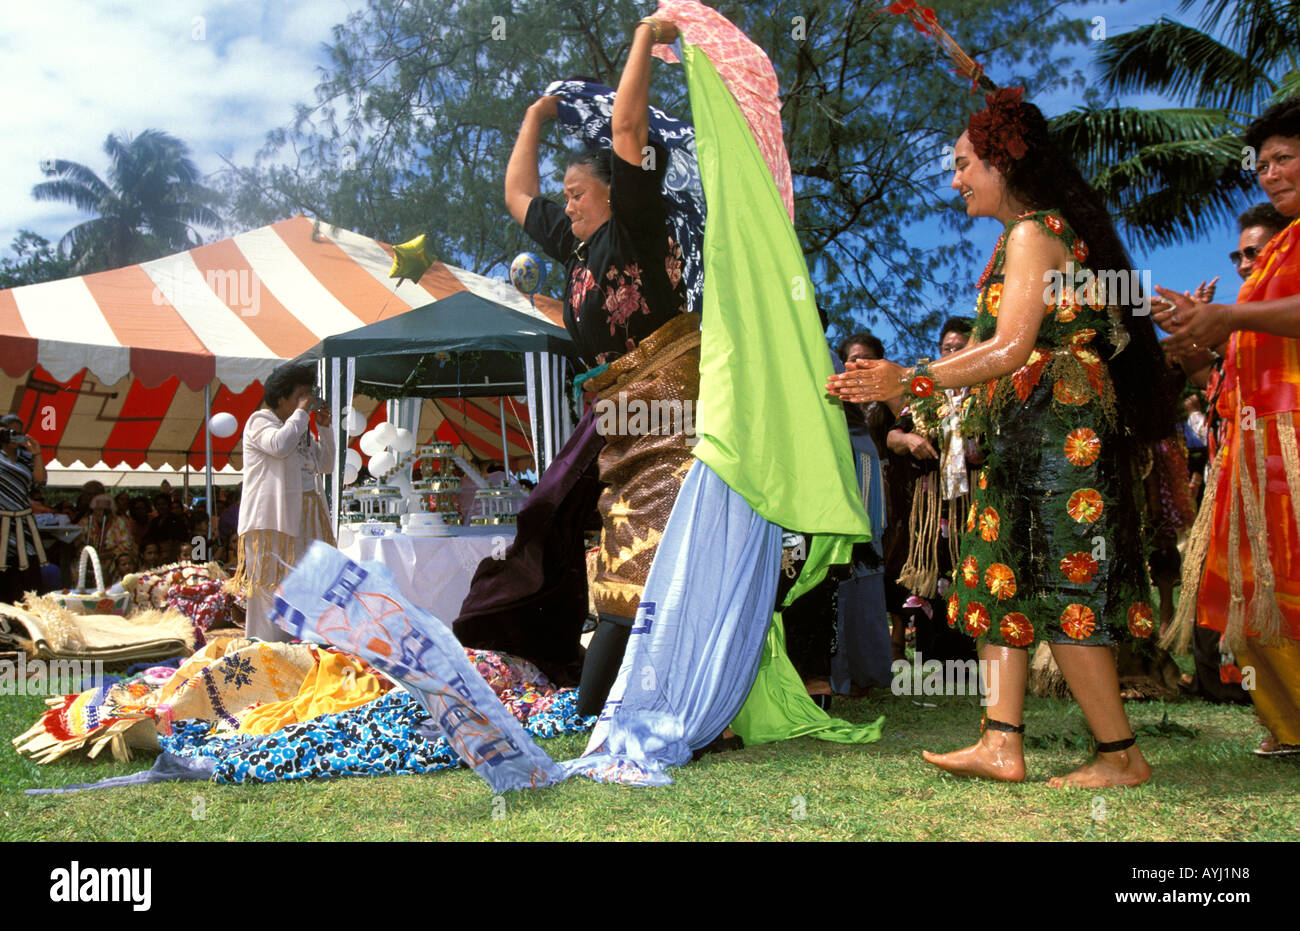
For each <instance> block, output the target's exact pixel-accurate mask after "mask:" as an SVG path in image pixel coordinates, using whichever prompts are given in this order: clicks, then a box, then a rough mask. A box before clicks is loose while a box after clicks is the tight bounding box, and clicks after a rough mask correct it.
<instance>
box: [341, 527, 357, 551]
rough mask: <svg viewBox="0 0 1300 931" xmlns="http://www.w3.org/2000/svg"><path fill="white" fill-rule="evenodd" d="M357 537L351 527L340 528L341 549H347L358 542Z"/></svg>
mask: <svg viewBox="0 0 1300 931" xmlns="http://www.w3.org/2000/svg"><path fill="white" fill-rule="evenodd" d="M356 539H357V536H356V534H354V533H353V532H352V528H351V527H340V528H339V549H341V550H342V549H347V548H348V547H349V546H351V545H352V544H353V543H355V542H356Z"/></svg>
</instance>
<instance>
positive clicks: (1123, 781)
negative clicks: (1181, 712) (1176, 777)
mask: <svg viewBox="0 0 1300 931" xmlns="http://www.w3.org/2000/svg"><path fill="white" fill-rule="evenodd" d="M1150 778H1151V767H1150V766H1148V765H1147V761H1146V760H1145V759H1143V757H1142V751H1141V750H1139V749H1138V748H1137V747H1136V746H1133V747H1129V748H1128V749H1127V750H1120V751H1119V752H1118V753H1098V754H1097V756H1096V757H1095V758H1093V759H1092V760H1090V761H1089V762H1087V763H1084V764H1083V765H1082V766H1080V767H1079V768H1078V769H1076V770H1075V771H1074V772H1072V773H1070V774H1069V775H1067V776H1056V777H1055V778H1053V779H1049V780H1048V782H1047V784H1048V785H1049V786H1051V787H1052V788H1053V789H1063V788H1065V787H1067V786H1072V787H1076V788H1080V789H1105V788H1107V787H1109V786H1140V785H1142V783H1144V782H1146V781H1147V780H1148V779H1150Z"/></svg>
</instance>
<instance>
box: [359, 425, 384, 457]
mask: <svg viewBox="0 0 1300 931" xmlns="http://www.w3.org/2000/svg"><path fill="white" fill-rule="evenodd" d="M357 445H358V446H360V447H361V452H362V453H364V454H365V455H367V456H377V455H379V454H380V453H381V452H383V449H384V444H383V443H381V442H379V437H377V436H375V431H374V430H369V431H367V432H366V433H363V434H361V439H360V440H358V441H357Z"/></svg>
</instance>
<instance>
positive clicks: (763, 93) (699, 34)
mask: <svg viewBox="0 0 1300 931" xmlns="http://www.w3.org/2000/svg"><path fill="white" fill-rule="evenodd" d="M654 15H655V16H656V17H658V18H660V19H666V20H671V21H672V22H673V23H674V24H675V25H676V26H677V29H678V30H679V31H680V32H681V34H682V39H683V41H686V42H689V43H690V44H691V45H694V46H695V47H696V48H698V49H700V50H701V51H703V52H704V54H706V55H708V56H709V61H711V62H712V63H713V67H714V68H716V69H717V71H718V76H719V77H721V78H722V82H723V83H724V84H726V85H727V89H728V90H729V91H731V95H732V96H733V97H735V98H736V103H737V104H738V105H739V106H740V112H741V113H743V114H744V115H745V121H746V122H747V123H749V128H750V131H752V132H753V134H754V140H755V141H756V142H757V143H758V151H759V153H760V154H761V155H762V156H763V161H765V162H767V167H768V170H769V171H771V172H772V180H773V181H775V182H776V189H777V191H778V192H780V194H781V200H782V201H783V202H784V203H785V209H786V212H787V213H789V214H790V219H791V221H793V220H794V185H793V184H792V183H791V180H790V158H789V156H788V155H787V154H786V151H785V136H784V135H783V134H782V129H781V92H780V87H779V86H778V84H777V82H776V70H775V69H774V68H773V67H772V62H771V61H769V60H768V57H767V55H766V54H765V53H764V52H763V50H762V49H761V48H759V47H758V46H757V45H755V44H754V43H753V42H751V41H750V40H749V37H748V36H746V35H745V34H744V33H743V32H741V31H740V30H739V29H737V28H736V26H735V25H733V24H732V22H731V20H729V19H727V18H726V17H725V16H723V15H722V14H721V13H719V12H718V11H717V10H714V9H711V8H710V7H707V6H705V5H704V4H702V3H699V2H697V0H659V9H657V10H655V13H654ZM652 54H654V56H655V57H656V58H659V59H662V60H663V61H666V62H668V63H669V64H674V63H676V62H677V60H678V59H677V55H676V54H675V53H674V52H673V50H672V48H671V47H670V46H667V45H662V44H661V45H656V46H655V47H654V51H653V53H652Z"/></svg>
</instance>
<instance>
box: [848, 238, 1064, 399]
mask: <svg viewBox="0 0 1300 931" xmlns="http://www.w3.org/2000/svg"><path fill="white" fill-rule="evenodd" d="M1064 264H1065V251H1064V247H1063V246H1062V245H1061V243H1060V241H1059V240H1056V239H1053V238H1052V237H1051V236H1049V235H1048V234H1047V233H1046V232H1044V231H1043V230H1042V229H1040V228H1039V227H1038V225H1037V224H1034V223H1021V224H1020V225H1018V226H1017V227H1015V229H1013V230H1012V231H1011V235H1010V236H1008V237H1007V254H1006V261H1005V263H1004V265H1003V267H1004V268H1005V269H1006V279H1005V281H1004V282H1003V285H1002V301H1001V303H1000V304H999V307H998V325H997V330H996V331H995V332H994V334H993V337H992V338H991V339H988V340H986V341H984V342H982V343H976V344H975V345H973V346H970V347H968V348H966V349H962V350H961V351H959V352H954V353H952V354H951V355H948V356H944V357H943V358H942V359H940V360H939V361H937V362H935V363H934V364H932V365H931V366H930V375H931V376H932V377H933V378H934V383H935V387H937V388H961V387H963V386H966V385H977V384H980V383H981V382H985V381H988V380H989V379H990V378H997V377H999V376H1001V375H1008V374H1010V373H1011V372H1014V371H1015V370H1016V369H1018V368H1020V367H1021V366H1022V365H1024V364H1025V363H1026V362H1027V361H1029V354H1030V352H1032V351H1033V348H1034V343H1035V342H1036V341H1037V339H1038V330H1039V327H1040V326H1042V323H1043V315H1044V311H1045V309H1046V301H1045V300H1044V294H1045V293H1046V292H1047V291H1048V289H1049V288H1050V287H1051V277H1050V275H1049V272H1051V271H1052V270H1053V269H1058V268H1060V267H1061V266H1062V265H1064ZM1068 286H1070V287H1073V283H1072V282H1071V283H1069V284H1068ZM848 368H849V371H847V372H845V373H844V374H843V375H833V376H831V378H830V379H829V380H828V381H827V383H826V386H827V390H829V391H830V392H831V393H832V394H838V395H839V396H840V397H841V398H843V399H844V400H846V401H858V402H862V401H885V400H889V399H890V398H896V397H899V396H900V395H902V393H903V389H904V387H905V384H904V383H905V381H906V379H907V378H910V371H911V370H910V369H905V368H904V367H903V366H900V365H897V364H895V363H893V362H888V361H884V360H879V361H865V360H864V361H860V362H854V363H850V365H849V366H848Z"/></svg>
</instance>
